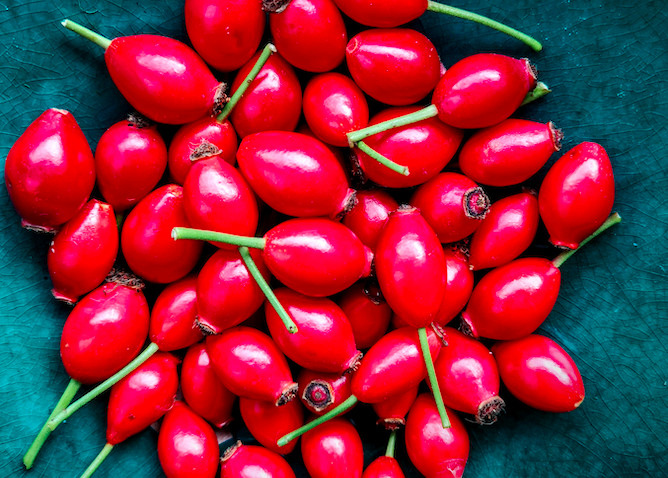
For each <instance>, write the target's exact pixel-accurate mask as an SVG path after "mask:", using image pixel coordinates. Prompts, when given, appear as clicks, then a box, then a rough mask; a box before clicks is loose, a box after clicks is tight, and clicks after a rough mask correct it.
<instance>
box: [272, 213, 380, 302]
mask: <svg viewBox="0 0 668 478" xmlns="http://www.w3.org/2000/svg"><path fill="white" fill-rule="evenodd" d="M264 237H265V239H266V245H265V248H264V262H265V264H266V265H267V267H268V268H269V270H270V271H271V273H272V274H273V275H274V276H275V277H276V278H277V279H278V280H279V281H281V282H282V283H283V284H284V285H286V286H287V287H289V288H291V289H293V290H295V291H297V292H300V293H302V294H304V295H308V296H312V297H325V296H328V295H333V294H336V293H338V292H341V291H343V290H345V289H347V288H348V287H350V286H351V285H353V284H354V283H355V282H356V281H357V280H358V279H360V278H361V277H364V276H366V275H368V274H369V271H370V264H371V255H372V254H371V251H370V250H369V249H368V248H366V247H365V246H364V245H363V244H362V243H361V242H360V240H359V239H357V236H355V234H354V233H353V232H352V231H350V229H348V228H347V227H345V226H344V225H343V224H341V223H338V222H334V221H331V220H329V219H322V218H304V219H289V220H287V221H285V222H282V223H280V224H279V225H277V226H275V227H273V228H272V229H270V230H269V231H268V232H267V234H265V236H264Z"/></svg>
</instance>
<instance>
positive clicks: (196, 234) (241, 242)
mask: <svg viewBox="0 0 668 478" xmlns="http://www.w3.org/2000/svg"><path fill="white" fill-rule="evenodd" d="M172 239H174V240H175V241H177V240H179V239H195V240H198V241H213V242H223V243H225V244H232V245H234V246H246V247H253V248H255V249H264V244H265V240H264V237H249V236H238V235H236V234H227V233H225V232H215V231H205V230H204V229H192V228H190V227H175V228H174V229H172Z"/></svg>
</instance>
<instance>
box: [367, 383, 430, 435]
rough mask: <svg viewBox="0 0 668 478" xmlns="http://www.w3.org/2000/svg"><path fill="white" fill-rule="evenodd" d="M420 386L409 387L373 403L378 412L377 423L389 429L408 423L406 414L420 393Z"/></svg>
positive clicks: (374, 409)
mask: <svg viewBox="0 0 668 478" xmlns="http://www.w3.org/2000/svg"><path fill="white" fill-rule="evenodd" d="M418 388H419V386H418V385H416V386H413V387H409V388H408V389H407V390H406V391H403V392H399V393H398V394H396V395H392V396H390V397H389V398H387V399H385V400H383V401H382V402H376V403H372V404H371V407H372V408H373V411H374V412H376V415H377V416H378V420H377V421H376V424H377V425H383V426H384V427H385V428H386V429H388V430H396V429H397V428H399V427H401V426H403V425H405V424H406V414H407V413H408V411H409V410H410V409H411V407H412V406H413V402H415V399H416V398H417V395H418Z"/></svg>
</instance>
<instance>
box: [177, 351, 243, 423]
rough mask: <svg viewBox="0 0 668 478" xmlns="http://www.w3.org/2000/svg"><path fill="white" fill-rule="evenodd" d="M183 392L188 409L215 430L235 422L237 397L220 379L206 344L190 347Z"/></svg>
mask: <svg viewBox="0 0 668 478" xmlns="http://www.w3.org/2000/svg"><path fill="white" fill-rule="evenodd" d="M181 392H182V393H183V398H184V400H185V401H186V403H187V404H188V406H189V407H190V408H192V410H193V411H195V412H196V413H197V414H198V415H199V416H200V417H202V418H204V419H205V420H207V421H209V422H210V423H212V424H213V425H215V426H216V427H218V428H222V427H224V426H225V425H227V424H228V423H230V421H232V417H233V415H232V408H233V406H234V402H235V401H236V398H237V397H236V395H234V394H233V393H232V392H230V391H229V390H228V389H227V388H225V386H224V385H223V382H222V381H221V380H220V378H218V375H217V374H216V372H215V370H214V368H213V363H212V362H211V358H210V357H209V354H208V352H207V351H206V345H205V344H204V343H198V344H194V345H192V346H190V348H188V351H187V352H186V355H185V357H184V358H183V365H182V366H181Z"/></svg>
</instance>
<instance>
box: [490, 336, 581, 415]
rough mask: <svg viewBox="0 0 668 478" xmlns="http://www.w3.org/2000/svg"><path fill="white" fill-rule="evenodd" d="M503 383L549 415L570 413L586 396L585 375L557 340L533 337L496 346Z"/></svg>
mask: <svg viewBox="0 0 668 478" xmlns="http://www.w3.org/2000/svg"><path fill="white" fill-rule="evenodd" d="M492 352H493V353H494V358H495V359H496V362H497V364H498V366H499V372H500V373H501V380H502V381H503V383H504V385H506V387H508V390H509V391H510V393H512V394H513V395H514V396H515V397H517V398H519V399H520V400H521V401H522V402H524V403H526V404H527V405H529V406H531V407H533V408H537V409H539V410H543V411H546V412H555V413H561V412H569V411H571V410H574V409H576V408H577V407H579V406H580V404H581V403H582V401H583V400H584V397H585V390H584V384H583V382H582V376H581V375H580V371H579V370H578V368H577V366H576V365H575V362H574V361H573V359H572V358H571V356H570V355H569V354H568V353H567V352H566V351H565V350H564V349H563V348H562V347H561V346H560V345H559V344H557V343H556V342H555V341H553V340H552V339H550V338H548V337H544V336H542V335H537V334H534V335H529V336H527V337H523V338H521V339H517V340H512V341H509V342H500V343H497V344H494V345H493V346H492Z"/></svg>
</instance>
